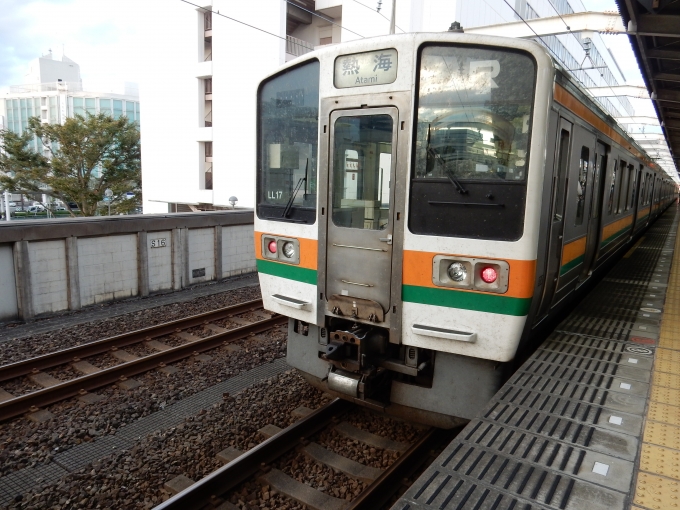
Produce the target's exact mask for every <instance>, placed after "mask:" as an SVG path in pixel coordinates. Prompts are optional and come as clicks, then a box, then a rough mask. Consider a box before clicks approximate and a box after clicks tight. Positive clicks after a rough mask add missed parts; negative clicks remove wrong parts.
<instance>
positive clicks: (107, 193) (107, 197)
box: [104, 188, 113, 216]
mask: <svg viewBox="0 0 680 510" xmlns="http://www.w3.org/2000/svg"><path fill="white" fill-rule="evenodd" d="M112 196H113V191H111V189H110V188H106V191H104V200H106V201H107V202H108V203H109V216H111V197H112Z"/></svg>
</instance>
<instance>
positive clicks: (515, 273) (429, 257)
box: [402, 250, 536, 298]
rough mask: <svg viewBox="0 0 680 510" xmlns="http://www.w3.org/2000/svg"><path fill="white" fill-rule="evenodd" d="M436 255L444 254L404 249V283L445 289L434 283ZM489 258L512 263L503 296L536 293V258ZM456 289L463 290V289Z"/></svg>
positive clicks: (529, 295)
mask: <svg viewBox="0 0 680 510" xmlns="http://www.w3.org/2000/svg"><path fill="white" fill-rule="evenodd" d="M435 255H444V254H443V253H429V252H424V251H411V250H404V266H403V275H402V282H403V284H404V285H416V286H419V287H430V288H437V289H444V287H437V286H436V285H435V284H434V283H432V263H433V259H434V257H435ZM446 255H447V256H451V257H455V256H456V255H448V254H446ZM458 256H459V257H473V255H461V254H459V255H458ZM480 258H482V257H480ZM483 258H487V257H483ZM489 260H504V261H505V262H507V263H508V264H510V281H509V282H508V291H507V292H506V293H505V294H503V296H507V297H517V298H528V297H531V296H533V295H534V280H535V279H536V261H535V260H509V259H489ZM456 290H457V291H461V290H462V289H456ZM464 292H476V291H470V290H466V291H464ZM484 294H488V293H484Z"/></svg>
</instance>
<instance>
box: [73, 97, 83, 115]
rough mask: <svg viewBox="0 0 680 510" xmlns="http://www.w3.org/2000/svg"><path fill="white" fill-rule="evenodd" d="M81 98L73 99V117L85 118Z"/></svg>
mask: <svg viewBox="0 0 680 510" xmlns="http://www.w3.org/2000/svg"><path fill="white" fill-rule="evenodd" d="M84 104H85V103H84V101H83V98H82V97H74V98H73V115H80V116H82V117H84V116H85V106H84Z"/></svg>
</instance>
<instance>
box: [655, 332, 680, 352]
mask: <svg viewBox="0 0 680 510" xmlns="http://www.w3.org/2000/svg"><path fill="white" fill-rule="evenodd" d="M659 347H664V348H666V349H673V350H674V351H679V350H680V338H671V337H670V334H666V335H664V334H662V335H661V338H659Z"/></svg>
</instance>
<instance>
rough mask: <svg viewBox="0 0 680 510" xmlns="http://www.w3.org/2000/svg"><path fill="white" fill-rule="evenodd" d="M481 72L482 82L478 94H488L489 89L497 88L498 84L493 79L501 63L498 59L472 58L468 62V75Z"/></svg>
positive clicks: (498, 71) (499, 69) (499, 70)
mask: <svg viewBox="0 0 680 510" xmlns="http://www.w3.org/2000/svg"><path fill="white" fill-rule="evenodd" d="M477 72H479V73H483V74H485V75H486V76H485V77H484V78H485V79H484V83H483V86H482V88H480V89H479V91H478V92H477V93H478V94H490V93H491V89H497V88H498V85H497V84H496V82H495V81H493V79H494V78H495V77H496V76H498V73H500V72H501V64H500V63H499V62H498V60H474V61H472V62H470V76H472V75H473V74H475V73H477Z"/></svg>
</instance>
